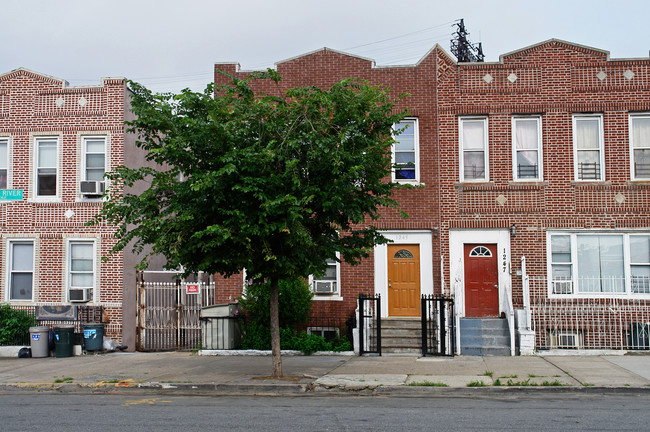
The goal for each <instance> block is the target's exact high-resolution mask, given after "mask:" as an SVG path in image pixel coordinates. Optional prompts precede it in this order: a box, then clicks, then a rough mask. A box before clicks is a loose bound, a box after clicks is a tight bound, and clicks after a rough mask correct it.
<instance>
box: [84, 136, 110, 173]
mask: <svg viewBox="0 0 650 432" xmlns="http://www.w3.org/2000/svg"><path fill="white" fill-rule="evenodd" d="M83 151H84V155H83V158H84V180H86V181H98V182H101V181H104V174H105V173H106V137H84V139H83Z"/></svg>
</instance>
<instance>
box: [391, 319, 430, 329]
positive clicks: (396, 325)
mask: <svg viewBox="0 0 650 432" xmlns="http://www.w3.org/2000/svg"><path fill="white" fill-rule="evenodd" d="M421 327H422V322H421V321H420V318H413V319H411V318H383V319H382V320H381V328H382V330H383V329H389V328H393V329H413V330H416V329H419V328H421Z"/></svg>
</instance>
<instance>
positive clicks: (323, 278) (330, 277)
mask: <svg viewBox="0 0 650 432" xmlns="http://www.w3.org/2000/svg"><path fill="white" fill-rule="evenodd" d="M337 257H338V254H337ZM309 279H310V283H311V286H312V291H313V292H314V294H315V295H316V297H315V298H319V297H321V296H330V297H331V296H336V295H339V294H340V292H341V291H340V284H339V280H340V279H341V269H340V264H339V262H338V261H337V260H335V259H328V260H327V267H326V268H325V271H324V272H323V273H322V274H319V275H313V276H310V278H309Z"/></svg>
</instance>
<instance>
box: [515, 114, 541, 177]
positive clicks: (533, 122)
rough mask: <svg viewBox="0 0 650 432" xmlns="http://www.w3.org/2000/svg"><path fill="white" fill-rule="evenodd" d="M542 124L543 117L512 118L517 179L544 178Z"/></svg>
mask: <svg viewBox="0 0 650 432" xmlns="http://www.w3.org/2000/svg"><path fill="white" fill-rule="evenodd" d="M541 126H542V119H541V117H513V118H512V149H513V158H512V162H513V171H514V176H513V177H514V179H515V180H541V179H542V127H541Z"/></svg>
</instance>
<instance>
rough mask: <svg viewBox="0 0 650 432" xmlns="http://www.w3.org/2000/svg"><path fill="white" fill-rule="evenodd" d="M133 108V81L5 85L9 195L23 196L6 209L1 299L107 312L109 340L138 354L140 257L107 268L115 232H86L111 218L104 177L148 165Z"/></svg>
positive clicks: (1, 105) (2, 113)
mask: <svg viewBox="0 0 650 432" xmlns="http://www.w3.org/2000/svg"><path fill="white" fill-rule="evenodd" d="M128 108H129V90H128V89H127V86H126V81H125V79H123V78H103V79H102V81H101V83H100V84H99V85H95V86H83V87H75V86H70V85H68V83H67V82H65V81H63V80H60V79H58V78H54V77H51V76H47V75H43V74H40V73H37V72H32V71H29V70H27V69H23V68H20V69H16V70H13V71H10V72H7V73H4V74H1V75H0V189H9V190H18V191H22V199H18V200H3V201H0V238H1V244H0V262H1V263H2V264H1V265H0V279H1V283H0V299H1V301H2V302H8V303H10V304H12V305H14V306H39V305H70V304H73V305H74V304H76V305H90V306H103V307H104V310H105V311H106V312H107V315H108V318H109V319H110V324H108V325H107V327H106V332H107V335H108V336H109V337H111V338H113V339H117V340H120V341H122V340H123V343H125V344H127V345H130V347H131V348H133V347H134V346H135V343H134V336H135V330H134V323H135V295H134V292H135V291H134V290H135V282H134V281H135V275H134V270H133V267H134V264H135V263H134V261H133V257H131V256H130V255H129V254H128V253H119V254H117V255H112V256H110V257H109V259H108V260H107V261H105V262H104V261H102V260H101V257H103V256H109V254H108V252H109V250H110V249H111V247H112V246H113V245H114V244H115V240H114V238H113V235H114V233H115V228H114V227H111V226H106V225H101V226H92V227H89V226H86V225H85V224H86V222H88V221H89V220H90V219H91V218H92V217H93V216H95V215H96V214H97V213H98V212H99V210H100V208H101V205H102V199H101V195H102V192H103V190H104V187H105V185H106V180H104V173H105V172H107V171H110V170H112V169H114V168H115V167H117V166H118V165H122V164H124V162H125V160H130V161H132V162H134V161H135V162H137V160H138V159H137V157H133V156H134V155H135V152H134V148H135V141H134V138H133V136H131V135H130V134H127V133H126V132H125V126H124V121H125V119H127V118H128V116H129V115H130V114H129V111H128ZM129 153H131V154H130V155H129ZM125 292H126V294H125ZM127 299H130V300H129V301H126V300H127ZM123 306H124V307H125V308H126V311H127V313H126V316H128V317H130V318H129V319H126V320H125V319H123V316H125V314H124V311H123ZM123 332H124V338H123Z"/></svg>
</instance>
